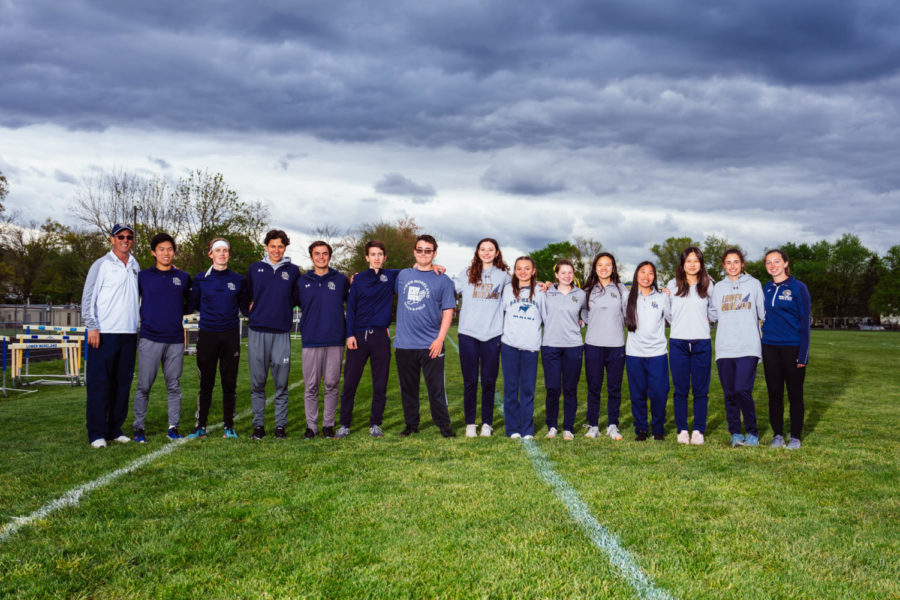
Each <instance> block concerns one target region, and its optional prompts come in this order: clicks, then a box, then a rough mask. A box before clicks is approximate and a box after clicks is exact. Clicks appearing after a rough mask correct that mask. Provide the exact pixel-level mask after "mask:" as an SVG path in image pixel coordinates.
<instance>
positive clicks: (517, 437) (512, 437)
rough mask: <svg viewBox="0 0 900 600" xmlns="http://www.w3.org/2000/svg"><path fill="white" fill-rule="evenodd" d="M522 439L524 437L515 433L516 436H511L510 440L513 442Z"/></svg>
mask: <svg viewBox="0 0 900 600" xmlns="http://www.w3.org/2000/svg"><path fill="white" fill-rule="evenodd" d="M521 437H522V436H521V435H520V434H518V433H514V434H512V435H511V436H509V439H511V440H518V439H520V438H521Z"/></svg>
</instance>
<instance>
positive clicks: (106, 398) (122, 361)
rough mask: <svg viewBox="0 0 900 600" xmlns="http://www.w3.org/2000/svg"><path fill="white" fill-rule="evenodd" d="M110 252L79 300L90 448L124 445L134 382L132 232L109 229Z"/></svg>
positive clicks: (135, 288) (135, 301)
mask: <svg viewBox="0 0 900 600" xmlns="http://www.w3.org/2000/svg"><path fill="white" fill-rule="evenodd" d="M109 241H110V243H111V244H112V250H110V252H109V253H108V254H106V255H105V256H103V257H102V258H99V259H97V260H96V261H95V262H94V264H93V265H91V270H90V271H88V276H87V279H86V280H85V282H84V292H83V293H82V296H81V318H82V320H83V321H84V326H85V327H86V328H87V330H88V338H87V341H88V348H87V368H86V382H85V383H86V387H87V411H86V413H87V430H88V439H89V440H90V442H91V446H93V447H94V448H103V447H105V446H106V441H107V440H111V441H116V442H121V443H125V442H128V441H130V440H131V438H129V437H128V436H126V435H122V424H123V423H125V418H126V417H127V416H128V395H129V392H130V391H131V380H132V378H133V377H134V357H135V352H136V350H137V330H138V310H139V305H138V272H139V271H140V267H139V266H138V262H137V260H135V258H134V257H133V256H132V255H131V248H132V246H134V229H132V228H131V226H129V225H119V224H118V223H117V224H116V225H114V226H113V229H112V231H111V232H110V238H109Z"/></svg>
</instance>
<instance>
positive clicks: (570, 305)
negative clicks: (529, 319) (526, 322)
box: [541, 285, 584, 348]
mask: <svg viewBox="0 0 900 600" xmlns="http://www.w3.org/2000/svg"><path fill="white" fill-rule="evenodd" d="M546 294H547V318H546V320H545V321H544V341H543V342H542V344H541V345H543V346H550V347H552V348H576V347H578V346H583V345H584V340H583V339H582V337H581V324H580V323H579V322H578V321H579V320H580V319H581V308H582V307H583V306H584V290H583V289H581V288H577V287H573V288H572V291H570V292H569V293H568V294H563V293H562V292H561V291H559V288H558V287H557V286H556V285H552V286H550V287H548V288H547V292H546Z"/></svg>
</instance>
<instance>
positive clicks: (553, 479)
mask: <svg viewBox="0 0 900 600" xmlns="http://www.w3.org/2000/svg"><path fill="white" fill-rule="evenodd" d="M447 339H448V340H450V343H451V344H453V347H454V348H456V351H457V353H458V352H459V346H457V345H456V342H454V341H453V340H452V339H451V338H450V337H447ZM498 398H499V394H496V393H495V394H494V405H495V406H498V407H499V408H500V410H503V403H502V401H500V400H499V399H498ZM522 441H523V445H524V447H525V451H526V452H527V454H528V457H529V458H530V459H531V464H532V466H533V467H534V471H535V473H537V475H538V477H540V478H541V479H542V480H543V481H544V483H546V484H547V485H548V486H550V488H551V489H552V490H553V492H554V493H555V494H556V497H557V498H559V501H560V502H562V503H563V505H564V506H565V507H566V509H568V511H569V515H571V517H572V520H573V521H575V522H576V523H577V524H578V525H580V526H581V528H582V529H583V530H584V532H585V533H586V534H587V536H588V537H589V538H590V539H591V541H592V542H593V543H594V545H595V546H596V547H597V548H599V549H600V550H602V551H603V552H605V553H606V556H607V557H608V558H609V562H610V563H611V564H612V565H613V566H614V567H615V568H616V569H618V571H619V573H620V574H621V575H622V577H623V578H624V579H625V581H627V582H628V585H630V586H631V587H632V588H634V590H635V591H636V592H637V594H638V597H640V598H645V599H647V600H674V598H673V596H672V595H671V594H669V592H667V591H666V590H664V589H662V588H659V587H657V586H656V585H655V584H654V583H653V581H652V580H651V579H650V578H649V577H648V576H647V574H646V573H644V571H643V570H641V567H640V566H639V565H638V564H637V563H636V562H635V560H634V558H633V557H632V556H631V553H630V552H629V551H628V550H626V549H625V548H624V547H623V546H622V544H620V543H619V538H618V536H617V535H616V534H614V533H612V532H611V531H610V530H608V529H607V528H606V527H604V526H603V525H601V524H600V522H599V521H598V520H597V519H596V518H594V515H592V514H591V509H590V507H588V505H587V503H586V502H585V501H584V500H582V499H581V497H580V496H579V495H578V492H577V491H576V490H575V488H573V487H572V486H571V484H569V482H568V481H566V480H565V478H563V477H562V476H561V475H560V474H559V473H557V472H556V469H554V468H553V463H552V462H551V461H550V459H549V458H547V455H546V454H544V452H543V451H542V450H541V449H540V448H539V447H538V445H537V444H536V443H535V442H534V440H522Z"/></svg>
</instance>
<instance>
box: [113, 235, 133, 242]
mask: <svg viewBox="0 0 900 600" xmlns="http://www.w3.org/2000/svg"><path fill="white" fill-rule="evenodd" d="M116 239H117V240H128V241H131V240H133V239H134V236H133V235H117V236H116Z"/></svg>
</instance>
